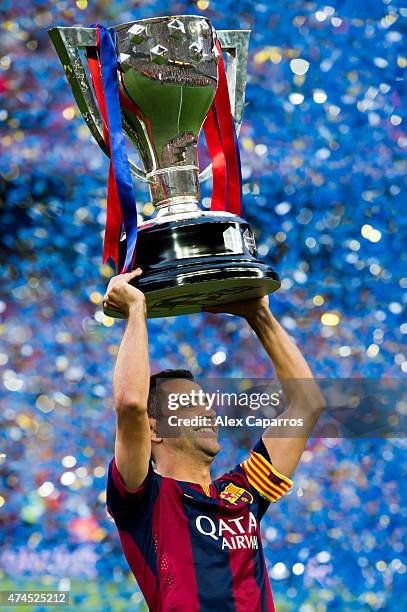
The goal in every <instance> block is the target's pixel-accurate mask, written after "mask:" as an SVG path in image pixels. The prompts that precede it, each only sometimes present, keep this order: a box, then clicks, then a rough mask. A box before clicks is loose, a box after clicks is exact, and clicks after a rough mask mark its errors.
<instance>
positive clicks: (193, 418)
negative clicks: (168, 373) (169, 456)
mask: <svg viewBox="0 0 407 612" xmlns="http://www.w3.org/2000/svg"><path fill="white" fill-rule="evenodd" d="M159 399H160V405H161V411H162V414H163V418H162V423H163V424H164V427H165V432H168V433H166V434H164V435H165V438H164V443H165V444H166V446H167V447H171V448H172V449H174V450H175V449H179V450H182V451H183V452H191V453H194V454H196V453H198V454H200V453H203V454H204V455H205V456H206V457H208V458H212V459H213V458H214V457H215V456H216V454H217V453H218V452H219V451H220V445H219V442H218V428H217V427H216V426H215V417H216V413H215V411H214V410H213V409H212V408H211V409H208V408H209V407H208V403H207V400H206V397H205V396H204V391H203V389H202V387H200V385H198V384H197V383H195V382H194V381H192V380H187V379H185V378H174V379H170V380H168V381H165V382H163V383H162V384H161V385H160V386H159ZM171 408H172V409H171ZM169 418H171V422H172V423H175V422H176V423H177V424H176V425H173V426H169V425H168V419H169ZM188 421H189V422H188ZM178 423H179V424H178ZM158 427H160V424H158ZM159 435H160V434H159Z"/></svg>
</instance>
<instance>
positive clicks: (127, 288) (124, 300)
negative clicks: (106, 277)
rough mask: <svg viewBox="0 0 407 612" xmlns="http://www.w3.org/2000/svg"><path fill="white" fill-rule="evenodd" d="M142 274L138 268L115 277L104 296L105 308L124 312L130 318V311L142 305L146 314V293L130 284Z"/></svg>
mask: <svg viewBox="0 0 407 612" xmlns="http://www.w3.org/2000/svg"><path fill="white" fill-rule="evenodd" d="M141 274H142V270H141V268H137V269H136V270H133V271H132V272H126V273H124V274H118V275H117V276H113V278H111V279H110V282H109V284H108V286H107V289H106V293H105V295H104V296H103V307H104V308H108V309H109V310H116V311H119V312H122V313H123V314H124V315H126V317H128V316H129V314H130V310H131V309H132V308H133V307H134V306H137V305H140V306H141V307H142V308H143V311H144V312H145V308H146V300H145V296H144V293H143V292H142V291H140V290H139V289H137V288H136V287H133V285H130V284H129V283H130V281H131V280H132V279H133V278H137V277H138V276H140V275H141Z"/></svg>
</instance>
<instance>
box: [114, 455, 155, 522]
mask: <svg viewBox="0 0 407 612" xmlns="http://www.w3.org/2000/svg"><path fill="white" fill-rule="evenodd" d="M158 479H159V477H158V476H157V474H156V473H155V472H154V469H153V462H152V460H151V459H150V461H149V464H148V472H147V476H146V478H145V479H144V482H143V483H142V484H141V486H140V487H138V489H135V490H130V489H128V488H127V487H126V485H125V484H124V482H123V478H122V476H121V474H120V472H119V470H118V468H117V465H116V460H115V458H114V457H113V458H112V459H111V461H110V463H109V470H108V476H107V486H106V507H107V511H108V513H109V514H110V516H111V517H112V518H113V519H114V521H115V523H116V525H117V527H119V529H122V530H128V529H129V527H131V525H132V524H134V523H135V522H137V520H138V519H139V517H140V515H141V514H143V515H144V516H145V515H146V514H150V513H151V508H152V505H153V503H154V499H155V498H156V497H157V495H158V489H159V482H158Z"/></svg>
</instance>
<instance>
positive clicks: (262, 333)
mask: <svg viewBox="0 0 407 612" xmlns="http://www.w3.org/2000/svg"><path fill="white" fill-rule="evenodd" d="M226 309H227V310H226ZM210 312H229V313H230V314H236V315H240V316H242V317H244V318H245V319H246V320H247V322H248V323H249V325H250V326H251V328H252V329H253V331H254V332H255V333H256V335H257V337H258V338H259V340H260V342H261V344H262V345H263V347H264V349H265V350H266V352H267V354H268V356H269V357H270V359H271V361H272V364H273V366H274V369H275V372H276V375H277V377H278V379H279V381H280V384H281V387H282V390H283V393H284V398H285V402H286V409H285V410H284V412H282V413H281V414H280V415H279V418H280V419H302V420H303V426H302V427H301V428H300V429H299V428H297V427H284V426H281V427H274V426H273V427H270V428H269V429H267V430H266V431H265V433H264V434H263V442H264V444H265V446H266V448H267V452H268V454H269V456H270V459H271V461H272V463H273V465H274V467H275V468H276V469H277V470H278V471H279V472H281V473H282V474H284V475H285V476H288V477H290V476H291V475H292V474H293V472H294V470H295V468H296V466H297V464H298V462H299V460H300V458H301V455H302V453H303V451H304V448H305V445H306V443H307V440H308V437H309V435H310V433H311V431H312V429H313V427H314V425H315V423H316V422H317V420H318V418H319V417H320V415H321V414H322V412H323V410H324V408H325V400H324V397H323V395H322V393H321V391H320V388H319V386H318V384H317V383H316V381H315V379H314V377H313V374H312V372H311V369H310V367H309V366H308V364H307V362H306V361H305V359H304V357H303V355H302V353H301V351H300V349H299V348H298V347H297V346H296V345H295V344H294V342H293V341H292V340H291V338H290V337H289V335H288V334H287V332H286V331H285V330H284V329H283V327H282V326H281V325H280V323H279V322H278V321H277V319H276V318H275V317H274V316H273V315H272V313H271V311H270V309H269V306H268V298H267V297H264V298H259V299H253V300H248V301H247V302H238V303H235V304H228V305H225V306H223V307H219V308H217V309H211V310H210Z"/></svg>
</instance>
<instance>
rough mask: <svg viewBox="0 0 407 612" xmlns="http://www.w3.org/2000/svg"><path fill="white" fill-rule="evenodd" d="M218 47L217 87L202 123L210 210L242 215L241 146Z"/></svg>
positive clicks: (219, 47) (218, 46) (218, 44)
mask: <svg viewBox="0 0 407 612" xmlns="http://www.w3.org/2000/svg"><path fill="white" fill-rule="evenodd" d="M216 46H217V49H218V51H219V63H218V88H217V90H216V95H215V99H214V101H213V103H212V106H211V108H210V109H209V112H208V114H207V116H206V119H205V121H204V124H203V129H204V132H205V140H206V142H207V145H208V150H209V155H210V157H211V161H212V171H213V188H212V203H211V210H227V211H228V212H231V213H234V214H235V215H241V214H242V176H241V167H240V154H239V145H238V142H237V136H236V131H235V125H234V120H233V116H232V109H231V105H230V97H229V89H228V84H227V78H226V71H225V64H224V61H223V56H222V48H221V46H220V43H219V41H217V43H216Z"/></svg>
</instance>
